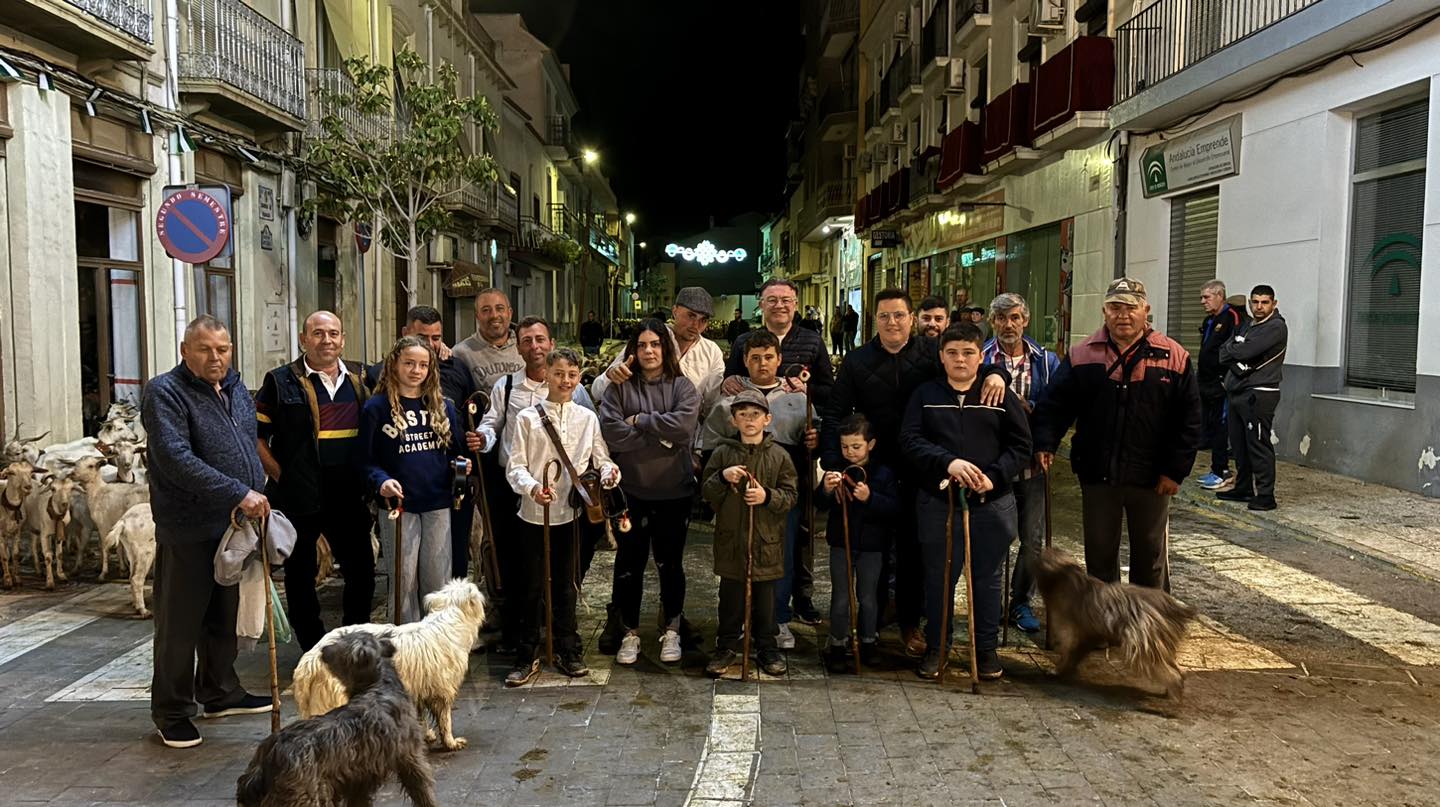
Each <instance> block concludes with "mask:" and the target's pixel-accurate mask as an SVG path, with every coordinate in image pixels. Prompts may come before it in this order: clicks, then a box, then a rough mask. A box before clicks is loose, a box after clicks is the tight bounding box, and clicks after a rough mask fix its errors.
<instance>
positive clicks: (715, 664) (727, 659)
mask: <svg viewBox="0 0 1440 807" xmlns="http://www.w3.org/2000/svg"><path fill="white" fill-rule="evenodd" d="M739 660H740V654H739V653H736V652H735V651H734V650H731V649H729V648H722V649H719V650H716V651H715V653H714V654H713V655H711V656H710V663H709V664H706V665H705V674H706V675H708V676H710V677H711V678H719V677H720V676H722V675H724V674H725V673H726V672H727V671H728V670H729V669H730V668H731V667H733V666H734V665H735V662H737V661H739Z"/></svg>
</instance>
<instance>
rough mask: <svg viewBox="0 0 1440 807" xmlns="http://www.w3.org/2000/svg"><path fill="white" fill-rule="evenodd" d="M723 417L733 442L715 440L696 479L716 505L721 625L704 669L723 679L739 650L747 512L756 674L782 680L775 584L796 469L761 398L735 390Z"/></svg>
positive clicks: (781, 569)
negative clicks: (735, 434) (772, 430)
mask: <svg viewBox="0 0 1440 807" xmlns="http://www.w3.org/2000/svg"><path fill="white" fill-rule="evenodd" d="M730 417H731V419H732V420H733V421H734V423H735V428H736V430H737V431H739V433H740V439H739V440H738V441H736V440H731V439H728V438H727V439H725V440H722V441H721V443H720V445H719V447H718V448H716V449H715V453H714V454H711V455H710V462H709V463H708V464H707V465H706V466H705V473H704V474H703V478H704V480H705V481H704V486H703V487H702V493H703V495H704V496H705V500H706V501H707V502H709V503H710V506H711V507H713V508H715V547H714V552H715V573H716V574H717V575H719V576H720V609H719V610H720V627H719V630H718V633H717V635H716V637H715V656H714V658H712V659H711V660H710V663H709V664H708V665H706V667H705V672H706V673H707V674H709V675H711V676H712V677H715V678H719V677H720V676H722V675H724V674H725V671H726V670H728V669H729V668H730V666H731V665H732V664H734V663H735V661H736V656H737V653H736V651H738V650H739V649H740V648H741V632H742V630H743V626H744V621H745V560H746V554H745V553H746V549H747V540H748V535H749V529H750V516H751V513H750V510H751V508H754V519H755V521H754V527H755V532H754V536H753V544H752V545H751V546H749V547H748V548H749V550H750V553H751V554H750V557H751V563H750V580H751V591H750V598H751V611H750V627H751V630H752V631H753V632H754V634H755V635H754V638H753V643H754V645H755V650H756V656H757V658H758V660H759V662H760V669H761V670H763V671H764V672H765V674H766V675H784V674H785V670H786V666H785V658H784V656H782V655H780V651H779V649H778V648H777V647H776V646H775V633H776V630H775V581H776V580H777V579H779V578H780V577H781V576H782V575H784V573H785V564H784V554H785V551H784V545H783V541H784V540H785V516H786V513H788V512H789V511H790V509H791V508H792V507H794V506H795V501H796V499H797V498H798V496H797V492H798V490H799V489H798V488H797V487H796V481H795V465H794V463H792V462H791V461H790V456H789V455H788V454H786V453H785V451H784V450H783V449H782V448H780V446H778V445H776V444H775V441H774V439H773V438H771V436H770V435H768V434H766V433H765V428H766V427H767V426H769V425H770V422H771V416H770V403H769V401H767V400H765V396H763V395H761V394H760V393H759V392H757V391H755V390H742V391H741V392H740V393H739V394H738V395H736V396H735V398H734V399H733V400H732V401H731V402H730ZM752 476H753V478H754V479H753V481H751V477H752ZM747 483H748V484H747Z"/></svg>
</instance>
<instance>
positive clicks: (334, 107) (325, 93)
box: [305, 67, 390, 140]
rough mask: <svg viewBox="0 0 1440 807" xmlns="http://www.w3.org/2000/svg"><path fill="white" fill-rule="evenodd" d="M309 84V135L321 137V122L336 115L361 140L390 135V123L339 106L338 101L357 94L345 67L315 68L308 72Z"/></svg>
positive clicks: (306, 73)
mask: <svg viewBox="0 0 1440 807" xmlns="http://www.w3.org/2000/svg"><path fill="white" fill-rule="evenodd" d="M305 82H306V84H307V85H308V86H309V89H310V104H309V106H308V107H307V108H308V110H309V112H310V121H309V126H308V127H307V128H306V130H305V133H306V134H307V135H309V136H311V137H315V136H317V135H319V134H320V133H321V125H320V122H321V121H322V120H324V119H325V118H326V117H327V116H330V115H334V116H336V117H337V118H339V119H340V121H341V123H343V124H344V125H345V126H346V128H349V129H351V130H353V131H355V132H356V133H358V134H359V135H360V136H361V137H364V138H366V139H370V140H379V139H382V138H384V137H385V136H386V135H388V134H389V130H390V126H389V121H387V120H385V119H383V118H381V117H380V116H378V115H367V114H365V113H363V112H361V111H360V110H358V109H356V108H355V107H353V106H346V105H344V104H342V103H339V102H338V100H337V98H338V97H341V96H349V95H351V94H352V93H354V92H355V82H353V81H351V80H350V76H349V75H348V74H346V72H345V69H344V68H341V67H312V68H308V69H307V70H306V71H305Z"/></svg>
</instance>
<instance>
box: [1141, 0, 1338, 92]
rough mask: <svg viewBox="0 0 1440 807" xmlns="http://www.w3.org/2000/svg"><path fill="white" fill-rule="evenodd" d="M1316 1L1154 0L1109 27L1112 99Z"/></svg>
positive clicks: (1199, 58)
mask: <svg viewBox="0 0 1440 807" xmlns="http://www.w3.org/2000/svg"><path fill="white" fill-rule="evenodd" d="M1318 2H1320V0H1245V2H1240V3H1232V2H1220V1H1219V0H1208V1H1207V2H1197V1H1196V0H1158V2H1156V3H1154V4H1152V5H1150V6H1149V7H1148V8H1146V9H1144V10H1142V11H1141V12H1140V13H1138V14H1136V15H1135V16H1133V17H1131V18H1130V19H1129V20H1127V21H1126V22H1124V23H1122V24H1121V25H1120V27H1119V28H1117V29H1115V47H1116V51H1115V53H1116V58H1115V67H1116V71H1115V100H1116V101H1117V102H1119V101H1123V100H1125V99H1126V98H1130V97H1131V96H1134V95H1138V94H1139V93H1141V92H1143V91H1144V90H1146V89H1148V88H1150V87H1153V86H1155V85H1156V84H1158V83H1160V82H1161V81H1164V80H1165V79H1167V78H1169V77H1170V76H1173V75H1175V74H1176V73H1179V72H1180V71H1182V70H1184V69H1185V68H1187V67H1190V66H1191V65H1193V64H1196V63H1198V62H1200V61H1201V60H1202V59H1205V58H1207V57H1209V56H1211V55H1213V54H1215V53H1217V52H1219V51H1221V50H1224V49H1225V48H1228V47H1230V46H1231V45H1233V44H1235V43H1236V42H1239V41H1240V40H1242V39H1245V38H1246V37H1248V36H1250V35H1251V34H1254V33H1256V32H1258V31H1261V30H1263V29H1265V28H1268V27H1270V26H1271V25H1274V24H1275V23H1277V22H1280V21H1281V20H1283V19H1285V18H1286V17H1289V16H1290V15H1292V14H1296V13H1299V12H1300V11H1303V10H1305V9H1306V8H1308V7H1310V6H1313V5H1315V4H1316V3H1318Z"/></svg>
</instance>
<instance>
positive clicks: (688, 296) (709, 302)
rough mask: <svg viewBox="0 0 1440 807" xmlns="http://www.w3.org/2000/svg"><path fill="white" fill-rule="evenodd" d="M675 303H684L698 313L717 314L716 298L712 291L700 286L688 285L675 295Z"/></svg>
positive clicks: (708, 315) (709, 315) (711, 315)
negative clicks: (711, 293)
mask: <svg viewBox="0 0 1440 807" xmlns="http://www.w3.org/2000/svg"><path fill="white" fill-rule="evenodd" d="M675 304H676V305H683V306H685V307H686V308H688V309H690V310H691V311H694V312H695V313H697V314H704V315H705V316H707V317H713V316H715V300H714V299H713V298H711V297H710V292H708V291H706V290H705V289H703V288H701V287H699V286H686V287H685V288H683V289H681V290H680V291H679V293H677V294H676V295H675Z"/></svg>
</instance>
